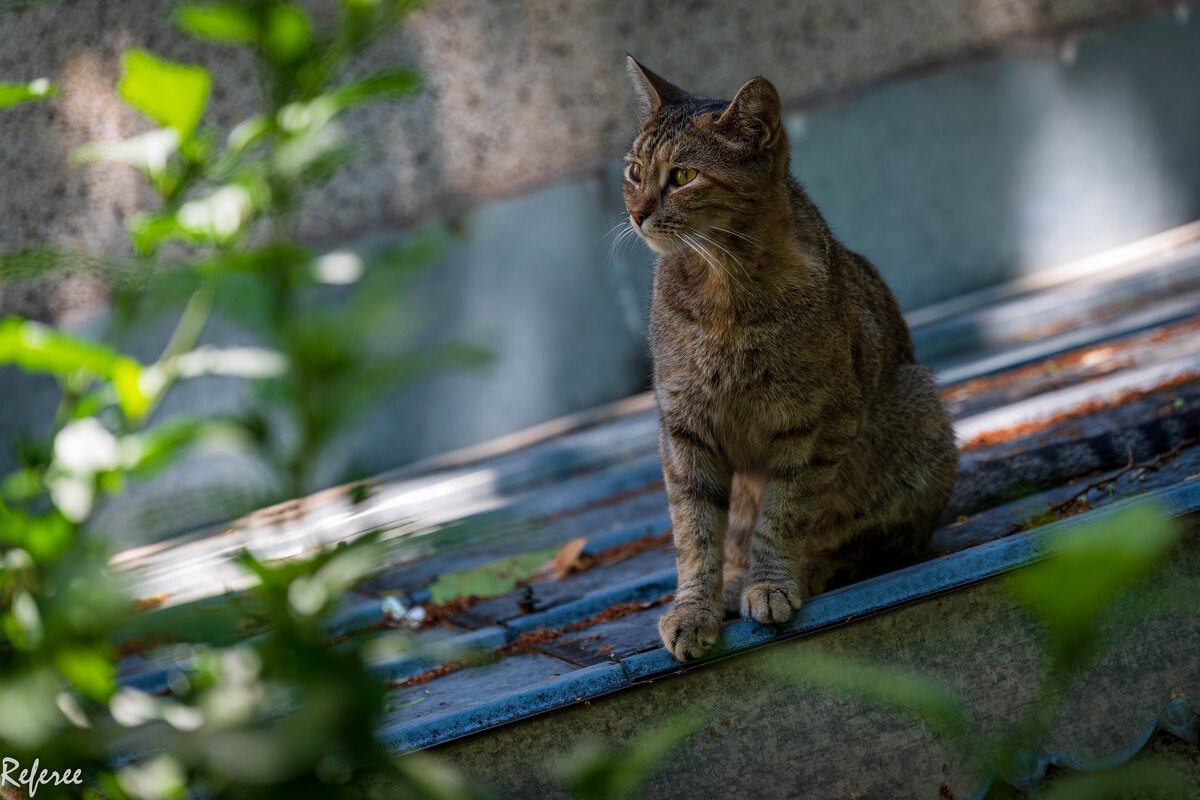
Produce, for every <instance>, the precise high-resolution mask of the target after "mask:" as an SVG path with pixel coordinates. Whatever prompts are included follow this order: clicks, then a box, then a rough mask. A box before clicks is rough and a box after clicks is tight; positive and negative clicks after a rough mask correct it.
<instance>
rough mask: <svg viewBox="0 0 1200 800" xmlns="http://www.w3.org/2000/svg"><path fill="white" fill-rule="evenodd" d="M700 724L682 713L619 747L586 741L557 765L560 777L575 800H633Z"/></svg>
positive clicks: (691, 714) (689, 713)
mask: <svg viewBox="0 0 1200 800" xmlns="http://www.w3.org/2000/svg"><path fill="white" fill-rule="evenodd" d="M701 722H702V718H701V716H700V715H699V714H698V713H696V712H694V711H685V712H683V713H681V714H679V715H677V716H675V717H672V718H671V719H668V720H667V721H666V722H664V723H662V724H661V725H659V726H658V727H656V728H651V729H649V730H646V731H642V732H641V733H639V734H638V735H637V736H635V737H634V738H633V740H632V741H630V742H628V743H626V744H624V745H621V746H616V747H613V746H606V745H604V744H603V743H601V742H600V741H598V740H590V741H585V742H583V743H582V744H581V745H579V747H578V748H576V750H575V751H574V752H573V753H572V754H571V755H570V756H568V757H567V759H566V760H565V761H563V762H562V763H561V764H560V765H559V775H560V776H561V777H562V778H563V779H564V780H565V781H566V784H567V786H568V788H569V789H570V791H571V793H572V796H573V797H576V798H578V800H622V798H627V797H633V795H634V794H635V793H636V792H637V790H638V788H639V787H640V786H641V785H642V784H643V783H645V782H646V781H647V780H649V779H650V778H651V777H653V775H654V771H655V769H656V768H657V767H658V766H659V765H660V764H661V762H662V761H663V760H664V759H666V757H667V756H669V755H670V754H671V752H672V751H674V750H676V749H678V748H679V747H680V746H681V745H682V744H683V743H684V742H686V741H687V740H688V739H690V738H691V737H692V736H694V735H695V734H696V732H697V731H698V730H700V727H701Z"/></svg>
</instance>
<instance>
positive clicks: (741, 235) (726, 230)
mask: <svg viewBox="0 0 1200 800" xmlns="http://www.w3.org/2000/svg"><path fill="white" fill-rule="evenodd" d="M708 227H709V228H711V229H712V230H714V231H720V232H721V233H728V234H729V235H730V236H736V237H738V238H739V239H745V240H746V241H747V242H749V243H750V244H752V245H754V246H755V247H758V246H759V244H758V241H757V240H755V239H752V238H750V237H749V236H747V235H746V234H744V233H738V232H737V231H731V230H729V228H722V227H720V226H719V225H709V226H708Z"/></svg>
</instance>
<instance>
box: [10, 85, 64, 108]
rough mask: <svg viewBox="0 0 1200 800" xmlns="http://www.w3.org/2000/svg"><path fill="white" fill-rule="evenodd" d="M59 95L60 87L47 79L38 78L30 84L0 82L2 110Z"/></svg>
mask: <svg viewBox="0 0 1200 800" xmlns="http://www.w3.org/2000/svg"><path fill="white" fill-rule="evenodd" d="M57 93H58V87H57V86H55V85H54V84H52V83H51V82H50V81H49V80H47V79H46V78H38V79H37V80H34V81H30V82H29V83H4V82H3V81H0V108H8V107H9V106H15V105H16V104H17V103H24V102H27V101H29V100H41V99H42V98H44V97H52V96H54V95H55V94H57Z"/></svg>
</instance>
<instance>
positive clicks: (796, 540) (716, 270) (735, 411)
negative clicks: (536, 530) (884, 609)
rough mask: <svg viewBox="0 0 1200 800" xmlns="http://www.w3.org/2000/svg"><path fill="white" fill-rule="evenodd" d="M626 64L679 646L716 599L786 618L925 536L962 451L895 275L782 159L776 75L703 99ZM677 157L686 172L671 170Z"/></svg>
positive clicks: (692, 650)
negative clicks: (828, 217)
mask: <svg viewBox="0 0 1200 800" xmlns="http://www.w3.org/2000/svg"><path fill="white" fill-rule="evenodd" d="M630 72H631V75H632V76H633V78H634V83H635V86H636V87H637V88H638V90H639V92H640V93H641V94H642V96H643V100H644V101H645V106H646V108H647V109H648V112H649V113H648V116H647V117H646V119H645V121H644V123H643V125H642V128H641V130H640V131H639V133H638V135H637V137H636V138H635V140H634V142H633V145H632V146H631V148H630V150H629V154H628V156H627V162H628V163H629V164H630V165H636V168H635V171H636V172H637V174H638V175H640V176H641V179H640V180H635V178H634V176H633V173H632V172H631V170H630V169H629V168H627V170H626V180H625V203H626V207H627V209H628V210H629V212H630V224H631V225H633V226H634V228H635V229H636V230H637V232H638V234H639V235H641V236H642V238H643V239H644V240H645V241H646V243H647V244H648V245H649V246H650V247H651V248H653V249H654V250H655V251H657V252H658V253H660V257H659V259H658V263H657V266H656V268H655V277H654V295H653V300H652V305H651V318H650V340H651V350H652V353H653V357H654V389H655V395H656V397H657V401H658V406H659V410H660V414H661V420H662V423H661V432H660V449H661V453H662V460H663V474H664V476H665V478H666V486H667V499H668V501H669V503H670V507H671V520H672V524H673V528H674V538H675V552H676V560H677V566H678V572H679V588H678V590H677V591H676V595H675V603H674V605H673V607H672V609H671V610H670V611H669V612H667V613H666V614H665V615H664V616H663V618H662V620H661V621H660V624H659V631H660V633H661V634H662V637H663V641H664V643H665V644H666V646H667V647H668V648H669V649H670V650H671V652H672V653H674V654H675V656H676V657H678V658H680V659H681V660H687V659H690V658H695V657H697V656H699V655H701V654H702V653H703V652H704V651H705V650H706V649H707V648H708V647H709V646H710V645H711V644H712V643H713V642H714V641H715V639H716V635H717V629H718V626H719V624H720V622H721V620H722V618H723V617H724V613H725V611H726V609H729V610H731V611H738V610H740V612H741V614H742V615H743V616H745V617H747V618H752V619H755V620H758V621H760V622H764V623H778V622H784V621H786V620H787V619H789V618H790V617H791V615H792V614H793V612H794V611H795V610H796V609H797V608H799V606H800V602H801V599H802V598H803V597H804V596H806V595H808V594H812V593H816V592H820V591H823V590H824V589H825V587H826V586H827V584H828V583H829V582H830V581H831V579H834V578H835V575H836V574H837V573H839V572H841V573H846V574H855V573H856V572H860V571H861V569H862V568H863V567H864V565H865V564H866V563H868V562H869V563H873V564H876V565H877V564H887V563H897V562H898V561H900V560H902V559H904V558H906V557H912V556H913V555H914V554H916V553H918V552H920V551H921V550H922V548H923V547H924V546H925V545H926V543H927V541H928V535H929V533H930V531H931V530H932V529H933V527H934V525H935V524H936V522H937V521H938V518H939V516H940V515H941V513H942V510H943V508H944V507H945V505H946V501H947V498H948V497H949V495H950V490H951V487H952V485H953V483H954V477H955V472H956V467H957V460H958V454H957V451H956V449H955V445H954V436H953V432H952V429H951V425H950V419H949V416H948V415H947V413H946V410H945V407H944V406H943V404H942V401H941V397H940V395H939V393H938V391H937V388H936V386H935V384H934V381H933V377H932V375H931V373H930V372H929V370H928V369H926V368H925V367H922V366H920V365H918V364H916V363H915V361H914V356H913V347H912V342H911V339H910V337H909V333H908V329H907V327H906V326H905V323H904V320H903V318H902V317H901V315H900V310H899V308H898V307H897V305H896V301H895V299H894V298H893V296H892V293H891V291H890V290H889V289H888V287H887V286H886V284H884V282H883V280H882V279H881V278H880V276H879V274H878V273H877V272H876V271H875V269H874V267H872V266H871V264H870V263H869V262H868V261H867V260H866V259H865V258H863V257H862V256H860V255H858V254H856V253H853V252H851V251H849V250H847V249H846V248H844V247H843V246H842V245H841V244H839V243H838V242H837V241H836V240H835V239H834V238H833V236H832V234H831V233H830V231H829V228H828V227H827V225H826V224H825V221H824V220H823V219H822V217H821V215H820V213H819V212H818V211H817V209H816V207H815V206H814V205H813V203H812V202H811V201H810V200H809V198H808V196H807V195H806V194H805V192H804V190H803V189H802V188H801V187H800V185H799V184H798V183H797V182H796V181H795V180H794V179H793V178H792V177H791V175H790V174H789V172H788V152H789V146H788V140H787V133H786V131H784V129H783V126H782V124H781V122H780V105H779V98H778V95H777V94H776V92H775V89H774V87H772V86H771V84H770V83H768V82H767V81H766V80H764V79H762V78H755V79H753V80H751V81H750V82H749V83H747V84H746V85H745V86H743V87H742V89H741V90H740V91H739V92H738V94H737V96H736V97H735V98H734V100H733V101H721V100H710V99H707V98H702V97H695V96H692V95H689V94H687V93H686V92H684V91H682V90H680V89H678V88H677V87H674V86H672V85H671V84H669V83H667V82H666V81H664V80H663V79H662V78H659V77H658V76H657V75H654V74H653V73H651V72H650V71H649V70H646V69H644V68H642V67H641V66H640V65H638V64H637V63H636V62H635V61H633V60H632V59H630ZM676 167H686V168H690V169H695V170H696V171H697V175H696V177H695V178H694V179H693V180H691V181H690V182H686V183H685V184H683V185H677V184H676V183H672V181H671V176H672V175H673V174H675V173H673V172H672V170H673V169H674V168H676ZM685 174H686V173H685ZM639 220H640V221H641V224H640V225H638V224H637V222H638V221H639Z"/></svg>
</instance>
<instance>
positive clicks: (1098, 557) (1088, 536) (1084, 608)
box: [1004, 505, 1178, 665]
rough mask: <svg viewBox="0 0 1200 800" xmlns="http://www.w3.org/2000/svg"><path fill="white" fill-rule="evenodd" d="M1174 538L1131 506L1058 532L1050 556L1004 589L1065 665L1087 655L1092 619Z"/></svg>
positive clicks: (1160, 518)
mask: <svg viewBox="0 0 1200 800" xmlns="http://www.w3.org/2000/svg"><path fill="white" fill-rule="evenodd" d="M1177 535H1178V531H1177V530H1176V527H1175V526H1174V525H1173V524H1172V523H1171V521H1170V520H1169V519H1168V518H1167V517H1165V516H1164V515H1163V514H1161V513H1159V512H1158V511H1157V510H1155V509H1154V508H1151V507H1149V506H1145V505H1140V506H1134V507H1132V508H1129V509H1127V510H1125V511H1123V512H1121V513H1119V514H1117V515H1114V516H1112V517H1110V518H1108V519H1105V520H1102V521H1100V522H1098V523H1093V524H1091V525H1085V526H1082V527H1080V528H1077V529H1074V530H1070V531H1067V532H1066V533H1064V534H1062V535H1061V536H1060V537H1059V539H1058V540H1057V542H1056V543H1055V544H1054V545H1053V555H1051V556H1050V557H1049V558H1048V559H1046V560H1045V561H1042V562H1040V563H1037V564H1033V565H1031V566H1028V567H1026V568H1024V569H1022V570H1019V571H1017V572H1015V573H1013V574H1012V575H1010V576H1008V577H1007V578H1005V580H1004V586H1005V589H1006V590H1007V591H1008V592H1009V594H1010V595H1011V596H1012V597H1013V599H1014V600H1016V601H1017V602H1018V603H1020V604H1021V605H1023V606H1025V607H1026V608H1027V609H1028V610H1029V611H1030V612H1031V613H1032V614H1033V615H1034V617H1036V618H1037V619H1038V621H1040V622H1041V623H1042V625H1043V626H1044V627H1045V629H1046V632H1047V634H1048V636H1049V639H1050V645H1051V654H1052V655H1053V656H1054V657H1055V658H1056V659H1058V660H1059V662H1060V663H1062V664H1064V665H1071V664H1074V663H1075V662H1076V661H1078V660H1079V659H1081V658H1084V657H1086V656H1087V655H1088V654H1089V653H1090V652H1091V650H1092V645H1093V644H1094V638H1095V628H1096V620H1097V617H1098V616H1099V615H1100V614H1101V613H1102V612H1103V611H1104V610H1105V609H1106V608H1107V607H1108V606H1109V604H1111V603H1112V602H1113V601H1114V600H1115V599H1116V598H1118V597H1119V596H1121V595H1122V594H1124V593H1125V592H1126V591H1128V590H1129V589H1131V588H1133V587H1134V586H1136V585H1137V584H1138V583H1140V582H1141V581H1142V580H1143V579H1145V578H1146V577H1147V576H1148V575H1149V574H1150V572H1151V569H1152V568H1153V566H1154V564H1155V562H1156V561H1157V560H1158V559H1159V558H1160V557H1161V556H1162V555H1163V553H1165V552H1166V550H1167V548H1169V547H1170V546H1171V544H1172V543H1173V542H1174V541H1175V539H1176V537H1177Z"/></svg>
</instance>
